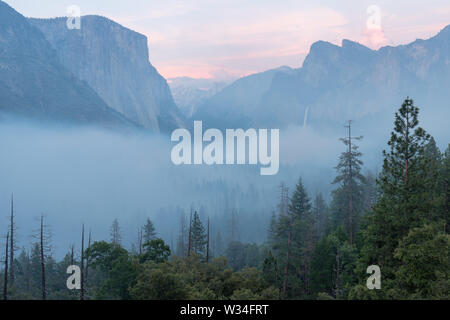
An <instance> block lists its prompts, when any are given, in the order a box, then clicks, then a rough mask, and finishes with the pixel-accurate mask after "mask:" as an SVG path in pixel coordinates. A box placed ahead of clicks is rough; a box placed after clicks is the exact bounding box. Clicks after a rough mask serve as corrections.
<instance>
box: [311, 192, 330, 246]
mask: <svg viewBox="0 0 450 320" xmlns="http://www.w3.org/2000/svg"><path fill="white" fill-rule="evenodd" d="M328 211H329V209H328V206H327V203H326V202H325V200H324V198H323V195H322V193H318V194H317V195H316V197H315V198H314V206H313V214H314V221H315V224H316V236H317V240H318V239H320V238H322V237H323V236H324V235H325V232H326V230H327V228H328V225H329V216H328V215H329V212H328Z"/></svg>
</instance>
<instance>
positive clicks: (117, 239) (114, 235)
mask: <svg viewBox="0 0 450 320" xmlns="http://www.w3.org/2000/svg"><path fill="white" fill-rule="evenodd" d="M110 236H111V243H112V244H113V245H115V246H120V243H121V241H122V236H121V234H120V226H119V221H118V220H117V219H114V221H113V223H112V225H111V229H110Z"/></svg>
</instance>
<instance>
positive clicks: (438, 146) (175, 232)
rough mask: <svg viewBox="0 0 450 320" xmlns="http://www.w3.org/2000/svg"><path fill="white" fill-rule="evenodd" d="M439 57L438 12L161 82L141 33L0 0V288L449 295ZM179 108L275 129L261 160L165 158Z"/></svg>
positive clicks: (445, 40) (84, 296)
mask: <svg viewBox="0 0 450 320" xmlns="http://www.w3.org/2000/svg"><path fill="white" fill-rule="evenodd" d="M150 49H151V48H150ZM448 61H450V26H447V27H446V28H444V29H442V30H441V31H440V32H439V33H438V34H437V35H435V36H434V37H431V38H429V39H426V40H420V39H418V40H416V41H414V42H412V43H409V44H406V45H399V46H386V47H382V48H380V49H379V50H372V49H369V48H367V47H365V46H363V45H362V44H359V43H357V42H353V41H350V40H343V41H342V45H341V46H337V45H334V44H332V43H329V42H325V41H317V42H315V43H313V44H312V45H311V48H310V51H309V54H308V55H307V56H306V58H305V60H304V62H303V65H302V66H301V67H300V68H297V69H295V68H290V67H280V68H277V69H273V70H268V71H265V72H261V73H256V74H252V75H249V76H245V77H242V78H239V79H237V80H235V81H230V82H229V83H223V82H214V81H212V80H208V79H190V78H184V77H181V78H176V79H171V80H170V81H166V79H165V78H164V77H163V76H161V75H160V74H159V73H158V71H157V70H156V68H155V67H154V66H153V65H151V63H150V61H149V48H148V39H147V38H146V36H144V35H142V34H140V33H137V32H135V31H133V30H130V29H128V28H125V27H124V26H121V25H119V24H117V23H116V22H114V21H112V20H109V19H107V18H105V17H100V16H83V17H82V27H81V29H74V30H71V29H68V28H67V27H66V18H53V19H37V18H27V17H25V16H23V15H22V14H20V13H19V12H17V11H15V10H14V9H13V8H11V7H10V6H9V5H8V4H6V3H5V2H3V1H0V150H2V154H1V157H0V288H1V290H2V292H1V298H2V299H4V300H41V299H42V300H60V299H61V300H96V299H103V300H118V299H121V300H130V299H136V300H141V299H143V300H148V299H155V300H157V299H167V300H175V299H180V300H185V299H193V300H217V299H226V300H228V299H229V300H296V299H308V300H334V299H335V300H347V299H348V300H375V299H450V226H449V222H450V215H449V212H448V209H449V208H448V206H449V199H448V198H449V179H450V144H449V142H450V141H449V139H448V138H449V125H448V119H449V110H450V109H449V101H450V91H449V90H448V88H449V87H450V64H449V63H448ZM205 88H206V89H205ZM194 120H202V121H203V124H204V126H205V127H208V128H217V129H219V130H224V129H226V128H243V129H248V128H279V130H280V137H279V140H280V141H279V142H280V146H279V148H280V152H279V161H280V163H279V171H278V173H277V174H276V175H272V176H262V175H260V168H259V166H255V165H250V164H245V165H192V166H185V165H175V164H174V163H172V162H171V159H170V154H171V147H172V146H173V144H171V141H170V133H171V132H173V130H175V129H177V128H188V129H192V124H193V123H194ZM244 141H246V140H244ZM374 265H375V266H378V267H379V270H380V274H381V278H380V279H381V280H380V282H379V283H378V284H377V285H380V286H378V287H377V288H376V289H374V290H372V289H369V287H370V285H374V284H375V282H376V281H375V282H371V281H367V280H368V278H369V277H370V276H371V272H368V267H369V266H374ZM71 266H76V267H77V268H75V269H74V268H73V267H71ZM77 270H78V271H79V275H80V279H79V285H80V286H79V287H76V288H71V284H73V283H75V282H76V281H75V280H74V281H75V282H71V281H72V280H70V279H69V277H70V276H71V275H72V274H73V272H76V271H77Z"/></svg>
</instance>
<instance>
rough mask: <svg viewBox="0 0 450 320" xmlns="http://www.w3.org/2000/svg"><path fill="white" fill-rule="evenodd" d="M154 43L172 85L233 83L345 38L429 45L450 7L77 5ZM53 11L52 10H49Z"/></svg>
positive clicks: (144, 1)
mask: <svg viewBox="0 0 450 320" xmlns="http://www.w3.org/2000/svg"><path fill="white" fill-rule="evenodd" d="M45 2H46V5H45V10H44V9H43V8H42V6H39V5H38V4H36V3H34V2H31V1H29V0H11V1H9V4H10V5H11V6H13V7H14V8H15V9H16V10H19V11H20V12H23V13H24V14H25V15H27V16H33V17H54V16H64V15H65V14H66V8H67V7H68V6H69V5H72V4H73V3H72V2H73V1H69V0H46V1H45ZM77 5H78V6H79V7H80V8H81V11H82V14H83V15H84V14H98V15H103V16H106V17H108V18H110V19H112V20H114V21H116V22H118V23H120V24H122V25H124V26H125V27H128V28H130V29H133V30H135V31H137V32H140V33H143V34H145V35H146V36H147V37H148V39H149V54H150V61H151V63H152V64H153V65H154V66H155V67H156V68H157V69H158V71H159V72H160V73H161V74H162V75H163V76H164V77H166V78H172V77H177V76H189V77H193V78H216V77H218V75H219V74H220V77H227V76H229V77H230V78H235V77H239V76H243V75H247V74H250V73H254V72H260V71H264V70H267V69H271V68H276V67H279V66H283V65H287V66H291V67H295V68H298V67H300V66H301V65H302V62H303V59H304V58H305V57H306V55H307V54H308V52H309V48H310V46H311V44H313V43H314V42H315V41H318V40H323V41H329V42H331V43H334V44H337V45H340V44H341V42H342V39H349V40H353V41H357V42H360V43H362V44H364V45H366V46H368V47H370V48H372V49H379V48H380V47H382V46H385V45H400V44H406V43H409V42H411V41H414V40H415V39H417V38H429V37H431V36H433V35H435V34H436V33H438V32H439V31H440V30H441V29H442V28H443V27H445V26H446V25H448V24H450V6H449V4H448V0H433V1H427V2H425V1H419V0H398V1H389V0H380V1H376V2H372V1H366V0H349V1H338V0H321V1H298V0H279V1H273V0H258V1H257V0H228V1H210V0H166V1H148V0H130V1H126V2H125V1H110V0H97V1H88V0H77ZM49 8H51V9H50V10H49Z"/></svg>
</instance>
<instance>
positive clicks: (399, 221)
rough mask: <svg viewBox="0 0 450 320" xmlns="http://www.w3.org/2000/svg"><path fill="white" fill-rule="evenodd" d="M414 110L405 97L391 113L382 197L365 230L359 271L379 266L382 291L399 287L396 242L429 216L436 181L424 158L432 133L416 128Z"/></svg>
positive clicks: (410, 102) (428, 218)
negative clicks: (393, 117) (391, 128)
mask: <svg viewBox="0 0 450 320" xmlns="http://www.w3.org/2000/svg"><path fill="white" fill-rule="evenodd" d="M418 114H419V108H418V107H416V106H414V104H413V101H412V100H411V99H409V98H407V99H406V100H405V101H404V103H403V104H402V106H401V108H400V109H399V111H398V112H397V113H396V114H395V122H394V131H393V132H392V133H391V138H390V140H389V142H388V146H389V147H390V150H389V151H383V155H384V161H383V170H382V172H381V174H380V178H379V179H378V180H377V183H378V187H379V190H380V199H379V200H378V202H377V203H376V205H375V206H374V209H373V213H372V214H371V215H370V216H369V221H368V226H367V229H366V230H365V232H364V245H363V248H362V250H361V261H360V264H359V265H360V267H359V272H360V273H361V274H362V273H363V272H365V268H366V267H367V266H368V265H371V264H376V265H379V266H380V268H381V270H382V273H383V279H384V281H383V285H384V287H385V288H386V290H384V292H388V291H389V290H388V289H389V288H391V289H392V288H395V287H398V284H395V283H394V280H395V271H396V270H398V268H399V267H400V265H401V261H400V260H399V259H398V258H396V257H395V256H394V252H395V250H396V248H397V247H398V244H399V241H400V240H401V239H402V238H404V237H405V236H407V235H408V232H409V230H411V229H412V228H416V227H421V226H422V225H423V223H425V222H427V221H430V219H431V218H432V214H431V212H430V209H431V208H432V207H433V205H432V203H433V195H432V193H433V189H434V188H433V185H434V183H435V182H433V181H431V180H430V172H429V170H428V169H429V168H427V163H428V161H427V159H426V157H425V146H426V144H427V143H428V141H429V140H430V136H429V135H428V134H427V133H426V132H425V130H423V129H422V128H420V127H418V124H419V120H418ZM364 277H365V275H364Z"/></svg>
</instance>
